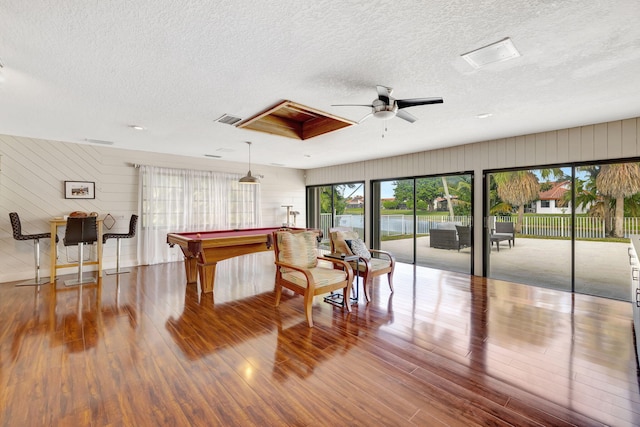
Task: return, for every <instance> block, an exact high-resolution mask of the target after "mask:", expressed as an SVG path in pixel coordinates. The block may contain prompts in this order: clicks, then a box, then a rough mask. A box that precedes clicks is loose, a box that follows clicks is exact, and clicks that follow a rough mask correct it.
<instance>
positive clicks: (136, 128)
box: [129, 125, 146, 130]
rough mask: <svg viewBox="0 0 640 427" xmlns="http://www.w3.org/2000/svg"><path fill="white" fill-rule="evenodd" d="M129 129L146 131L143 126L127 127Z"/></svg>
mask: <svg viewBox="0 0 640 427" xmlns="http://www.w3.org/2000/svg"><path fill="white" fill-rule="evenodd" d="M129 127H130V128H131V129H133V130H146V128H145V127H144V126H140V125H129Z"/></svg>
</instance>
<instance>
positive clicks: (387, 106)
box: [332, 85, 444, 123]
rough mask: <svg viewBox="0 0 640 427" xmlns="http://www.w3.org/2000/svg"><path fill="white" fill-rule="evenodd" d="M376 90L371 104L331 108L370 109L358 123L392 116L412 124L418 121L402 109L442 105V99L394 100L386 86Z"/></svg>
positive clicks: (390, 90)
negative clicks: (376, 93) (376, 95)
mask: <svg viewBox="0 0 640 427" xmlns="http://www.w3.org/2000/svg"><path fill="white" fill-rule="evenodd" d="M376 89H377V90H378V98H377V99H374V100H373V101H372V102H371V104H334V105H332V106H333V107H370V108H371V113H369V114H367V115H366V116H365V117H363V118H362V119H361V120H360V122H362V121H364V120H366V119H368V118H369V117H371V116H374V117H377V118H379V119H383V120H387V119H391V118H393V117H394V116H395V117H399V118H401V119H403V120H406V121H408V122H409V123H413V122H415V121H416V120H418V119H417V118H416V117H414V116H412V115H411V114H409V113H407V112H406V111H404V108H408V107H416V106H418V105H427V104H442V103H443V102H444V101H443V100H442V98H412V99H395V98H392V97H391V93H392V92H393V89H392V88H390V87H386V86H381V85H378V86H376Z"/></svg>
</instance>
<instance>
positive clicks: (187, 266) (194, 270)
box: [184, 256, 198, 283]
mask: <svg viewBox="0 0 640 427" xmlns="http://www.w3.org/2000/svg"><path fill="white" fill-rule="evenodd" d="M184 270H185V271H186V273H187V283H197V282H198V263H197V260H196V259H195V258H194V257H187V256H185V257H184Z"/></svg>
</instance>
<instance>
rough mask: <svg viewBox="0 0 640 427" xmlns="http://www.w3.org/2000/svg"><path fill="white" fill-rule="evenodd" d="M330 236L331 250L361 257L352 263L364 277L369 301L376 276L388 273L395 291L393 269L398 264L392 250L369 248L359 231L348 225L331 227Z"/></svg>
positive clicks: (365, 293) (390, 286)
mask: <svg viewBox="0 0 640 427" xmlns="http://www.w3.org/2000/svg"><path fill="white" fill-rule="evenodd" d="M329 238H330V240H331V252H335V253H343V254H347V255H357V256H358V257H359V260H358V262H355V261H352V262H351V263H350V264H351V267H352V268H353V269H355V270H356V271H357V274H358V275H359V276H360V277H362V278H363V280H362V282H363V289H364V296H365V298H366V299H367V302H368V301H371V298H370V297H369V287H370V286H371V284H372V283H373V278H374V277H376V276H380V275H382V274H386V275H387V277H388V280H389V289H391V292H393V270H394V268H395V265H396V259H395V257H394V256H393V255H392V254H391V253H390V252H387V251H381V250H377V249H368V248H367V247H366V246H365V245H364V242H363V241H362V240H360V237H359V236H358V233H357V232H356V231H353V230H352V229H350V228H347V227H336V228H330V229H329ZM349 242H350V243H351V244H349ZM354 242H355V243H354ZM354 248H355V249H354Z"/></svg>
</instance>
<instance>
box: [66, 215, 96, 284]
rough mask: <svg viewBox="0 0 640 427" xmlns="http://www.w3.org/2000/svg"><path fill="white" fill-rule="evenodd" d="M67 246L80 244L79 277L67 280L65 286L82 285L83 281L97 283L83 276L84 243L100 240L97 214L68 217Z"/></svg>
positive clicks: (93, 279)
mask: <svg viewBox="0 0 640 427" xmlns="http://www.w3.org/2000/svg"><path fill="white" fill-rule="evenodd" d="M62 241H63V243H64V245H65V246H75V245H78V278H77V279H75V280H67V281H65V282H64V285H65V286H74V285H82V284H83V283H96V279H95V278H94V277H92V278H91V279H88V280H84V279H83V277H82V273H83V272H82V265H83V263H84V245H86V244H93V243H96V242H97V241H98V227H97V223H96V217H95V216H87V217H69V218H67V229H66V230H65V235H64V239H62Z"/></svg>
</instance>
